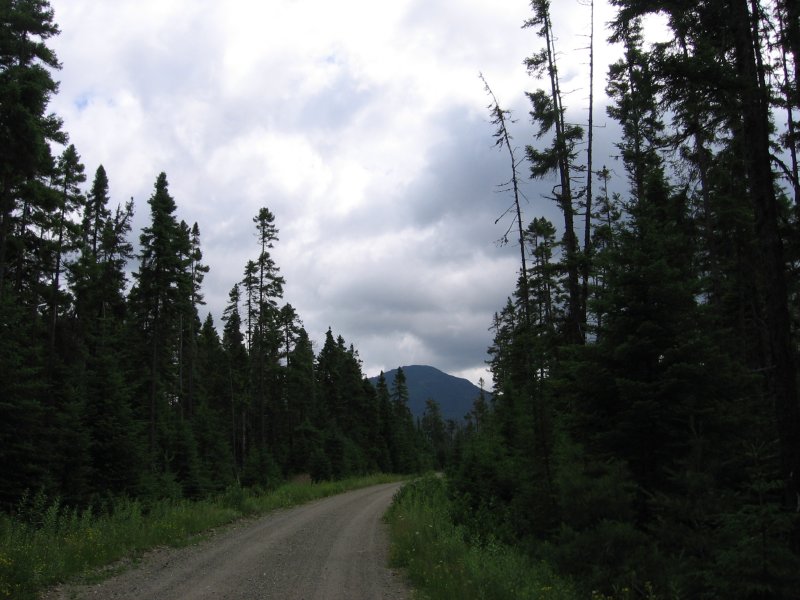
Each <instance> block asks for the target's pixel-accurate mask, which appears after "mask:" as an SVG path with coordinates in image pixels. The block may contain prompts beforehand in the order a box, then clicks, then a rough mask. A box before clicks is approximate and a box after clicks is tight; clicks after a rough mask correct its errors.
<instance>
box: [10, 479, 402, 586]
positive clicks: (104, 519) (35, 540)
mask: <svg viewBox="0 0 800 600" xmlns="http://www.w3.org/2000/svg"><path fill="white" fill-rule="evenodd" d="M398 480H400V478H399V477H397V476H390V475H372V476H367V477H359V478H353V479H346V480H342V481H332V482H322V483H286V484H284V485H281V486H280V487H278V488H277V489H275V490H274V491H271V492H268V493H263V494H253V493H251V492H250V491H248V490H244V489H241V488H230V489H229V490H228V491H226V492H225V493H224V494H221V495H219V496H217V497H214V498H210V499H207V500H199V501H189V500H181V501H161V502H157V503H155V504H150V505H149V506H148V507H147V508H145V507H144V505H143V504H142V503H141V502H139V501H136V500H127V499H121V500H118V501H117V502H115V504H114V505H113V507H112V510H111V511H110V513H109V514H106V515H99V516H97V515H94V514H92V512H91V511H88V510H87V511H84V512H78V511H74V510H65V509H63V508H61V507H60V506H59V505H58V504H57V503H56V504H52V505H50V506H46V507H41V510H40V512H39V514H38V518H36V519H33V521H34V522H31V521H32V519H30V518H29V519H27V520H21V519H17V518H14V517H9V516H8V515H0V598H14V599H19V600H26V599H34V598H36V597H37V595H38V593H39V592H41V591H42V590H44V589H45V588H47V587H49V586H51V585H53V584H55V583H58V582H61V581H64V580H66V579H69V578H71V577H75V576H77V575H81V574H87V573H89V572H91V571H92V570H94V569H97V568H99V567H103V566H106V565H109V564H111V563H114V562H115V561H118V560H120V559H123V558H132V557H136V556H138V555H141V554H142V553H143V552H145V551H146V550H148V549H151V548H154V547H156V546H182V545H185V544H187V543H189V542H191V541H192V540H193V539H196V537H197V536H198V535H200V534H202V533H203V532H205V531H207V530H209V529H211V528H213V527H218V526H220V525H225V524H227V523H231V522H233V521H235V520H237V519H239V518H241V517H244V516H252V515H260V514H264V513H267V512H269V511H271V510H275V509H277V508H288V507H290V506H295V505H298V504H303V503H305V502H309V501H311V500H315V499H317V498H324V497H327V496H332V495H335V494H339V493H341V492H345V491H347V490H352V489H357V488H362V487H366V486H370V485H376V484H379V483H388V482H391V481H398Z"/></svg>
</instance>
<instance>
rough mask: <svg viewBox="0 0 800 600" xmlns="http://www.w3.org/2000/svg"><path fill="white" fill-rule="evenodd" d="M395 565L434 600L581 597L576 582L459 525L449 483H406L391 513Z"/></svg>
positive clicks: (426, 480)
mask: <svg viewBox="0 0 800 600" xmlns="http://www.w3.org/2000/svg"><path fill="white" fill-rule="evenodd" d="M387 521H388V523H389V526H390V528H391V532H392V559H391V560H392V564H393V565H394V566H397V567H402V568H405V569H406V570H407V573H408V576H409V578H410V579H411V581H412V582H413V584H414V585H415V587H416V588H417V589H418V590H419V591H420V592H422V594H424V596H425V597H426V598H429V599H430V600H439V599H441V600H449V599H452V598H460V599H462V600H470V599H473V598H474V599H478V598H480V599H481V600H495V599H496V600H500V599H508V598H542V599H552V600H571V599H573V598H578V595H577V594H576V593H575V591H574V590H573V587H572V585H571V583H570V582H569V581H568V580H566V579H563V578H561V577H559V576H557V575H556V574H555V573H554V571H553V569H551V568H550V567H549V566H548V565H547V564H546V563H545V562H537V561H535V560H533V559H531V558H530V557H528V556H526V555H525V554H524V553H523V552H521V551H520V550H518V549H515V548H512V547H511V546H508V545H504V544H502V543H500V542H499V541H498V540H497V539H495V538H492V537H486V538H484V539H476V538H474V537H471V536H470V534H469V532H468V530H467V529H466V528H465V527H463V526H460V525H456V524H455V523H454V521H453V518H452V512H451V502H450V500H449V499H448V496H447V485H446V482H445V480H443V479H441V478H439V477H435V476H426V477H423V478H421V479H418V480H416V481H413V482H411V483H408V484H406V485H405V486H404V487H403V488H402V489H401V490H400V492H398V494H397V496H396V497H395V500H394V503H393V504H392V507H391V508H390V509H389V512H388V513H387Z"/></svg>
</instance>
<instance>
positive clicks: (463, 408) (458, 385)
mask: <svg viewBox="0 0 800 600" xmlns="http://www.w3.org/2000/svg"><path fill="white" fill-rule="evenodd" d="M402 370H403V374H404V376H405V379H406V385H407V387H408V408H409V410H410V411H411V415H412V416H413V417H415V418H421V417H423V415H424V414H425V409H426V404H427V401H428V400H433V401H435V402H436V404H438V405H439V410H440V411H441V413H442V418H443V419H444V420H445V421H448V420H452V421H454V424H460V423H462V422H463V421H464V418H465V417H466V416H467V413H469V412H470V411H471V410H472V408H473V403H474V402H475V400H476V399H477V398H478V397H479V396H480V395H481V388H479V387H478V386H476V385H475V384H473V383H472V382H470V381H468V380H467V379H463V378H461V377H454V376H453V375H448V374H447V373H443V372H442V371H440V370H439V369H437V368H435V367H429V366H425V365H407V366H405V367H402ZM397 371H398V369H392V370H390V371H387V372H386V373H384V377H385V379H386V384H387V385H388V386H389V387H391V386H392V385H393V384H394V379H395V376H396V374H397ZM370 381H371V382H372V383H374V384H376V383H377V381H378V378H377V377H370ZM484 396H485V397H488V396H490V394H488V393H486V392H484Z"/></svg>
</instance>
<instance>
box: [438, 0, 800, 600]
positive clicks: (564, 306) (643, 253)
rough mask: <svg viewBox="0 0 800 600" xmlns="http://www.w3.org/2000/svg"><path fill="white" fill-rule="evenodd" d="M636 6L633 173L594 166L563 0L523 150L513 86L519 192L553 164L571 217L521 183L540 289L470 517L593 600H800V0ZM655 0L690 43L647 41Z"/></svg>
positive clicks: (468, 523) (506, 312) (513, 306)
mask: <svg viewBox="0 0 800 600" xmlns="http://www.w3.org/2000/svg"><path fill="white" fill-rule="evenodd" d="M613 4H614V5H615V6H616V7H617V14H616V18H615V19H614V21H613V22H612V23H611V31H612V34H611V39H612V41H614V42H617V43H619V44H621V45H622V47H623V49H624V54H623V57H622V58H621V59H620V60H619V61H618V62H616V63H615V64H613V65H611V66H610V68H609V69H608V77H607V81H606V90H607V93H608V95H609V97H610V98H611V104H610V106H609V107H608V115H609V116H610V117H611V118H613V119H614V120H616V121H617V122H618V123H619V125H620V128H621V132H622V133H621V138H620V139H619V140H618V141H617V143H616V148H617V150H618V153H619V155H618V157H617V158H618V162H617V163H616V164H617V165H620V166H621V167H623V168H624V172H625V175H626V179H625V180H624V181H617V180H616V177H617V176H616V175H615V173H614V172H613V171H612V170H611V169H609V168H606V167H602V168H598V166H597V165H594V164H592V160H593V159H592V139H591V131H592V130H591V119H590V121H589V123H590V125H589V127H588V128H585V127H583V126H578V125H576V124H574V123H571V122H570V121H569V119H568V117H567V112H566V109H565V105H564V102H563V101H564V99H565V95H564V94H563V93H562V92H561V89H562V88H561V84H560V81H559V69H558V67H559V61H560V60H563V59H562V55H561V54H560V53H559V51H558V49H557V48H556V42H557V40H558V35H557V27H558V23H553V21H552V20H551V13H550V6H549V2H547V1H546V0H534V1H533V2H531V6H532V11H533V15H532V17H531V19H530V20H529V22H528V23H526V25H527V26H528V27H531V28H533V29H534V30H535V31H536V33H537V34H538V36H539V39H540V40H541V47H540V48H538V49H537V50H536V52H535V53H534V54H533V56H532V57H531V58H529V59H527V61H526V64H527V66H528V68H529V69H530V72H531V74H532V75H533V76H534V77H535V79H536V80H537V81H539V82H540V84H541V86H542V87H541V89H539V90H537V91H535V92H532V93H529V94H528V97H529V99H530V101H531V117H532V123H533V125H534V128H535V136H536V140H537V141H536V142H534V143H531V144H530V145H528V146H527V148H526V153H525V158H524V159H522V158H518V157H517V156H516V154H515V151H514V147H513V143H512V142H510V139H511V138H510V131H509V129H508V128H509V127H510V124H511V122H512V121H511V120H510V119H509V118H508V112H507V111H505V110H503V109H502V108H501V107H500V106H499V105H498V104H497V100H496V99H494V98H493V104H492V107H491V108H492V116H493V120H494V122H495V124H496V125H497V131H496V140H497V143H498V145H499V146H500V147H501V149H503V150H504V151H508V152H509V156H510V157H511V166H512V170H513V177H512V183H513V186H509V189H513V190H514V191H516V190H517V187H518V179H517V177H522V176H523V173H522V171H521V169H522V168H523V167H527V168H529V169H530V170H529V172H528V174H529V175H530V176H531V177H532V178H534V179H542V178H550V177H554V178H555V182H556V183H555V185H554V186H553V188H552V196H551V199H552V200H553V201H555V202H556V203H557V205H558V207H559V208H560V211H561V213H562V215H563V219H564V220H563V222H562V223H559V224H558V226H555V225H554V224H553V223H550V222H549V221H547V220H546V219H544V218H535V219H533V221H531V222H524V221H523V220H522V218H521V211H520V205H519V203H518V202H519V196H516V201H517V206H516V211H513V210H512V211H511V212H512V213H515V214H516V215H517V216H518V221H516V223H515V226H518V233H519V243H520V253H521V254H520V259H521V268H520V277H519V283H518V286H517V288H516V292H515V294H514V295H513V297H512V298H509V300H508V303H507V304H506V305H505V306H504V307H502V310H500V311H499V312H498V313H497V314H496V315H495V317H494V322H493V325H492V328H493V331H494V341H493V344H492V346H491V348H490V350H489V352H490V367H491V371H492V374H493V376H494V381H495V390H494V395H493V397H492V401H491V403H490V405H489V406H476V409H475V411H474V413H473V418H472V421H473V427H472V430H473V434H472V435H471V436H470V437H469V438H468V439H467V440H466V441H465V443H464V446H463V449H462V451H461V454H460V458H459V460H458V462H457V464H456V465H455V466H454V467H453V469H452V477H451V495H452V497H453V498H454V501H455V504H456V507H457V508H456V509H454V510H455V513H454V517H455V518H456V519H457V521H458V522H460V523H461V524H462V525H463V526H465V527H466V528H467V531H468V532H469V535H470V536H471V538H472V539H473V541H474V542H475V543H479V544H490V545H491V544H492V543H493V542H496V541H502V542H506V543H511V544H515V545H518V546H519V547H521V548H524V549H525V550H526V551H527V552H528V553H529V554H530V555H531V556H532V557H534V558H537V559H544V560H547V561H548V562H550V563H551V564H553V565H554V566H555V567H556V568H557V569H558V570H559V572H560V573H562V574H563V575H566V576H569V577H571V578H573V579H574V581H575V582H576V584H577V585H578V587H579V589H581V590H582V593H583V594H585V597H589V595H592V597H616V598H634V597H641V598H645V597H646V598H653V597H657V598H796V597H797V591H798V590H799V589H800V580H798V577H799V576H798V574H800V521H799V520H798V498H800V416H799V415H800V409H799V404H798V391H797V386H798V374H797V361H798V339H799V338H798V317H799V316H800V313H798V307H800V280H799V279H798V268H799V267H800V181H799V180H798V158H797V154H798V145H799V144H800V136H798V131H797V123H796V119H797V117H798V110H799V109H800V88H799V87H798V86H799V85H800V78H799V77H798V68H800V67H799V65H800V16H798V4H797V3H795V2H788V1H775V2H747V1H746V0H734V1H725V2H723V1H718V0H704V1H701V2H696V1H693V2H653V1H648V2H639V1H637V0H615V1H614V2H613ZM586 10H587V12H588V11H589V5H587V8H586ZM656 13H658V14H660V15H662V16H664V17H666V22H667V24H668V27H669V30H670V32H671V34H672V36H673V40H672V41H670V42H667V43H658V44H649V43H648V42H647V40H646V39H645V38H644V34H643V20H644V19H645V18H646V17H648V16H649V15H652V14H656ZM590 40H591V41H592V43H591V44H590V46H593V43H594V39H593V37H590ZM591 50H592V49H591V48H590V52H591ZM589 56H590V57H591V56H592V54H591V53H590V54H589ZM590 61H591V59H590ZM591 66H592V71H593V70H594V65H591ZM570 85H572V86H574V85H575V84H574V82H572V83H571V84H570ZM590 97H591V95H590ZM589 108H590V110H591V108H592V107H591V104H590V106H589ZM590 114H591V113H590ZM518 169H519V170H518ZM593 186H594V187H593ZM547 187H548V189H549V187H550V186H549V185H548V186H547ZM623 188H625V189H626V191H625V192H622V193H613V192H612V190H614V189H623ZM513 208H514V207H513V206H512V209H513ZM581 225H585V228H582V227H581Z"/></svg>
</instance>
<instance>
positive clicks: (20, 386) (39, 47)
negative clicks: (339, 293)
mask: <svg viewBox="0 0 800 600" xmlns="http://www.w3.org/2000/svg"><path fill="white" fill-rule="evenodd" d="M0 25H1V26H2V28H1V29H0V36H2V37H1V38H0V111H1V112H0V124H1V125H0V136H2V138H1V139H0V169H1V170H2V175H1V177H0V219H1V220H0V327H2V335H0V373H2V374H3V375H2V377H0V428H1V433H0V440H2V443H1V444H0V506H1V507H2V508H3V509H4V510H5V511H8V512H11V511H13V510H14V509H15V508H16V507H18V505H19V504H20V502H24V501H26V500H27V501H30V500H31V498H32V497H33V496H37V495H38V496H41V497H44V498H49V499H50V501H52V500H54V499H58V501H59V502H61V503H63V504H65V505H67V506H78V507H84V506H103V505H104V503H105V502H107V501H109V500H110V499H113V498H115V497H121V496H127V497H135V498H145V499H146V498H164V497H166V498H201V497H204V496H206V495H208V494H211V493H214V492H218V491H221V490H225V489H226V488H228V486H231V485H242V486H260V487H262V488H269V487H271V486H274V485H275V484H276V483H277V482H280V481H282V480H284V479H285V478H289V477H290V476H292V475H294V474H305V473H307V474H310V476H311V477H312V478H313V479H315V480H327V479H331V478H341V477H345V476H348V475H353V474H362V473H372V472H378V471H383V472H386V473H391V472H397V473H401V472H402V473H408V472H415V471H418V470H420V469H421V468H422V467H423V465H427V464H428V463H429V462H430V460H431V459H430V456H431V452H429V451H427V450H425V449H426V448H427V446H426V444H425V443H423V439H422V437H421V434H420V433H419V430H418V428H417V426H416V424H415V423H414V421H413V419H412V417H411V413H410V412H409V410H408V407H407V401H408V391H407V388H406V385H405V380H404V378H403V377H400V378H399V379H398V380H396V381H395V382H394V385H392V386H391V389H389V387H388V386H387V385H386V383H385V381H379V382H378V385H377V386H373V385H372V384H371V383H370V382H369V381H367V379H366V378H365V376H364V374H363V373H362V370H361V361H360V359H359V356H358V352H357V351H356V350H355V349H354V347H353V346H352V345H347V344H346V342H345V341H344V339H342V337H341V336H334V334H333V333H332V332H331V331H330V330H329V331H328V332H327V334H326V337H325V342H324V345H323V347H322V348H321V349H319V352H318V353H316V354H315V351H314V349H313V348H312V344H311V341H310V339H309V335H308V333H307V332H306V331H305V330H304V328H303V324H302V321H301V319H300V317H299V315H298V314H297V312H296V311H295V310H294V308H293V307H292V306H291V304H289V303H284V302H283V300H282V297H283V286H284V279H283V277H282V276H281V275H280V268H279V266H278V265H276V264H275V261H274V259H273V257H272V256H271V253H270V251H271V250H272V249H273V248H274V245H275V244H276V243H277V242H278V227H277V225H276V223H275V217H274V215H273V214H272V212H271V211H270V210H269V209H267V208H266V207H265V208H262V209H260V210H259V211H258V214H257V215H254V217H253V254H252V256H253V259H252V260H249V261H248V262H247V264H245V265H242V278H241V279H240V280H239V281H236V282H232V288H231V290H230V295H229V301H228V303H227V306H226V308H225V311H224V315H223V317H222V321H223V322H222V323H221V324H220V325H221V326H220V327H219V328H218V325H217V324H216V323H214V322H213V319H212V317H211V315H210V314H208V316H206V317H205V318H201V315H202V308H203V305H204V300H203V291H202V284H203V278H204V276H205V274H206V273H207V272H208V270H209V268H208V266H206V265H204V264H203V252H202V245H201V233H200V228H199V226H198V224H197V223H194V224H192V225H189V224H188V223H186V222H183V221H180V222H179V221H178V220H177V218H176V216H175V212H176V201H175V199H174V198H173V197H172V196H171V195H170V190H169V183H168V180H167V175H166V174H165V173H161V174H159V175H158V176H157V178H156V180H155V183H154V186H153V190H152V195H151V196H150V198H149V199H148V200H147V207H146V208H147V209H148V210H149V215H150V220H149V224H148V225H147V226H146V227H144V228H143V229H142V231H141V233H140V235H139V238H138V245H136V246H134V244H133V242H132V238H131V236H132V232H131V220H132V216H133V211H134V205H133V201H132V200H131V201H128V202H123V203H115V202H114V201H112V199H111V198H110V197H109V177H108V174H107V173H106V171H105V169H104V168H103V166H102V165H99V166H97V167H96V170H95V171H94V174H93V175H87V172H86V171H87V170H86V167H85V166H84V165H83V164H82V162H81V157H80V154H79V153H78V150H77V149H76V148H75V147H74V146H73V145H71V144H70V143H69V139H68V135H67V132H65V131H64V129H63V126H62V123H61V121H60V120H59V118H58V117H57V116H56V115H53V114H50V113H48V112H47V105H48V101H49V99H50V98H51V97H52V96H53V95H54V94H55V93H56V92H57V87H58V86H57V83H56V81H55V80H54V79H53V75H54V72H55V71H56V70H57V69H58V68H59V62H58V59H57V57H56V56H55V55H54V53H53V52H52V51H51V49H50V48H49V47H48V45H47V42H48V39H49V38H51V37H52V36H54V35H56V34H57V33H58V26H57V24H56V23H55V20H54V14H53V11H52V9H51V8H50V6H49V4H48V2H45V1H43V0H25V1H14V2H4V3H3V4H2V7H1V8H0ZM57 148H61V149H62V150H61V151H60V152H58V153H56V151H55V150H54V149H57ZM134 248H137V250H134Z"/></svg>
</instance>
